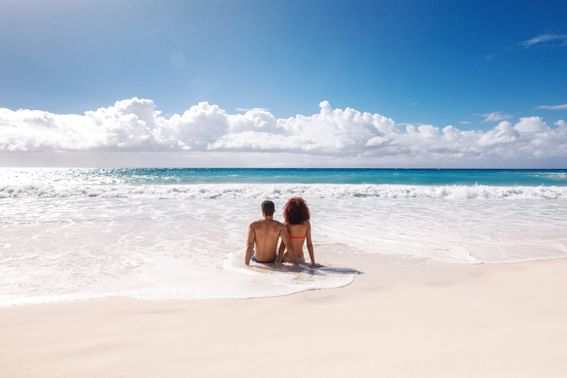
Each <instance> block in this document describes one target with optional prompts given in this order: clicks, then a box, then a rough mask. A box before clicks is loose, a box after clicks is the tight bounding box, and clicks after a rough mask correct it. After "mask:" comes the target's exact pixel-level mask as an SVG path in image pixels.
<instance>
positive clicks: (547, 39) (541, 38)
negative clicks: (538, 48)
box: [520, 34, 567, 48]
mask: <svg viewBox="0 0 567 378" xmlns="http://www.w3.org/2000/svg"><path fill="white" fill-rule="evenodd" d="M550 43H554V44H558V45H563V46H566V45H567V34H540V35H538V36H535V37H533V38H530V39H527V40H525V41H522V42H520V46H522V47H525V48H528V47H532V46H535V45H541V44H550Z"/></svg>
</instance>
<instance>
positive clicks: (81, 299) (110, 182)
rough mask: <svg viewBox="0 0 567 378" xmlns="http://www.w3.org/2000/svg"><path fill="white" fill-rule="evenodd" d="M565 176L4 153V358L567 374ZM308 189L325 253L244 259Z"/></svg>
mask: <svg viewBox="0 0 567 378" xmlns="http://www.w3.org/2000/svg"><path fill="white" fill-rule="evenodd" d="M566 178H567V171H566V170H538V171H536V170H372V169H364V170H359V169H351V170H345V169H41V168H29V169H24V168H10V169H3V170H0V179H1V180H0V182H1V183H2V184H1V185H0V334H1V337H0V376H2V377H10V378H11V377H101V376H104V377H155V376H166V377H187V376H191V377H192V376H194V377H207V376H218V377H226V376H252V377H256V376H258V377H259V376H266V375H270V376H275V377H302V376H322V377H327V376H330V377H344V376H368V377H376V376H384V377H563V376H567V353H566V352H565V351H566V350H567V321H565V319H567V300H566V298H567V297H566V296H565V295H564V293H565V292H566V289H567V275H565V271H566V268H567V259H566V258H567V236H566V235H567V234H566V233H565V230H566V229H567V216H566V214H567V179H566ZM293 196H302V197H303V198H304V199H305V200H306V201H307V203H308V205H309V207H310V210H311V223H312V236H313V244H314V248H315V257H316V260H317V262H318V263H321V264H322V265H323V266H322V267H316V268H312V267H309V266H299V267H293V266H289V265H286V266H283V267H282V266H277V267H274V266H264V265H261V264H252V266H251V267H247V266H245V265H244V252H245V241H246V231H247V227H248V224H249V222H251V221H252V220H254V219H258V218H259V217H260V216H261V213H260V203H261V201H263V200H264V199H271V200H273V201H274V202H275V204H276V212H275V219H278V220H281V219H282V208H283V206H284V204H285V202H286V201H287V200H288V199H289V198H290V197H293Z"/></svg>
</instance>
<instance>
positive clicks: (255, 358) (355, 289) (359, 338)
mask: <svg viewBox="0 0 567 378" xmlns="http://www.w3.org/2000/svg"><path fill="white" fill-rule="evenodd" d="M362 260H364V262H363V261H362ZM372 260H373V261H372ZM340 264H341V265H345V264H349V265H350V266H351V267H352V268H354V269H358V270H361V271H362V272H363V274H360V275H358V276H357V277H356V278H355V280H354V282H353V283H352V284H350V285H347V286H346V287H343V288H339V289H331V290H328V289H327V290H310V291H306V292H302V293H297V294H294V295H287V296H278V297H270V298H254V299H247V300H241V299H231V300H189V301H186V300H165V301H150V300H134V299H125V298H112V299H95V300H87V301H76V302H67V303H57V304H38V305H21V306H11V307H2V308H0V327H1V328H2V338H0V371H1V372H2V373H3V375H6V376H10V377H35V376H42V377H66V376H82V377H83V376H84V377H99V376H107V377H114V376H116V377H118V376H127V377H130V376H135V377H151V376H173V377H177V376H179V377H183V376H219V377H220V376H252V377H256V376H257V377H260V376H265V375H266V373H267V372H269V374H270V375H273V376H276V377H288V376H331V377H334V376H337V377H339V376H368V377H370V376H372V377H375V376H392V377H409V376H428V377H429V376H431V377H455V376H474V377H503V376H513V377H533V376H538V377H559V376H566V375H567V352H565V351H566V350H567V322H566V321H565V316H567V298H566V297H565V295H564V293H565V291H566V290H567V275H565V274H564V272H565V270H566V269H567V259H553V260H543V261H541V260H540V261H532V262H523V263H504V264H501V263H499V264H466V265H464V264H417V265H393V264H387V263H384V260H383V259H382V260H381V259H380V258H376V259H372V256H370V258H368V256H364V259H359V258H358V257H357V256H343V257H342V258H341V262H340ZM360 264H365V266H360ZM289 353H292V355H293V356H292V357H289ZM220 361H222V364H221V363H219V362H220Z"/></svg>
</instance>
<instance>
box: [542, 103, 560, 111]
mask: <svg viewBox="0 0 567 378" xmlns="http://www.w3.org/2000/svg"><path fill="white" fill-rule="evenodd" d="M537 108H538V109H542V110H567V104H559V105H541V106H538V107H537Z"/></svg>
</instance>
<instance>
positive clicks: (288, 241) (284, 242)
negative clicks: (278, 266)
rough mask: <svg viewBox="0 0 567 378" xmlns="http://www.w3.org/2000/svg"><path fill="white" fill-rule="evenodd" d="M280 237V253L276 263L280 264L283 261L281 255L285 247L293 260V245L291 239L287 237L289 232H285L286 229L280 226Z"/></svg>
mask: <svg viewBox="0 0 567 378" xmlns="http://www.w3.org/2000/svg"><path fill="white" fill-rule="evenodd" d="M280 237H281V238H282V243H281V245H280V251H279V254H278V263H281V262H282V260H283V254H284V251H285V248H286V247H287V251H288V252H289V253H290V254H291V255H292V256H293V257H294V258H295V251H294V250H293V245H292V244H291V239H290V237H289V232H287V227H286V226H284V225H283V224H282V228H281V230H280Z"/></svg>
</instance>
